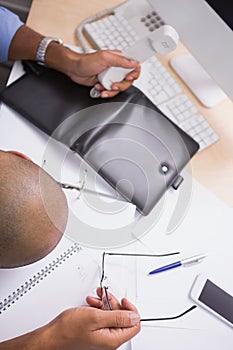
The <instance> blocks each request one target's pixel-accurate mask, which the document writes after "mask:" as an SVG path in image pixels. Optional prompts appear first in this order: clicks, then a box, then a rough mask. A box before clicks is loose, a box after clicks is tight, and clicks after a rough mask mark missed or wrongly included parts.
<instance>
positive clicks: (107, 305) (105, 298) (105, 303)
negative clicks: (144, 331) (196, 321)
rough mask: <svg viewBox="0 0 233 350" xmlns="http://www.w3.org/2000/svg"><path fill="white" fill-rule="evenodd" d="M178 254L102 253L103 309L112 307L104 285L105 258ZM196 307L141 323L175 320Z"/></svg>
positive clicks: (101, 282)
mask: <svg viewBox="0 0 233 350" xmlns="http://www.w3.org/2000/svg"><path fill="white" fill-rule="evenodd" d="M176 254H179V252H173V253H167V254H135V253H108V252H104V253H103V255H102V271H101V278H100V288H101V300H102V302H103V308H104V309H106V310H112V306H111V303H110V300H109V295H108V286H106V285H104V281H105V279H106V276H105V256H106V255H109V256H110V255H111V256H129V257H130V256H135V257H158V258H159V257H165V256H171V255H176ZM196 307H197V306H196V305H192V306H191V307H190V308H189V309H187V310H185V311H183V312H182V313H180V314H178V315H175V316H169V317H156V318H141V320H140V321H141V322H147V321H168V320H175V319H177V318H179V317H182V316H184V315H186V314H187V313H188V312H190V311H192V310H194V309H195V308H196Z"/></svg>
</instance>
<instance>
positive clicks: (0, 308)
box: [0, 243, 82, 315]
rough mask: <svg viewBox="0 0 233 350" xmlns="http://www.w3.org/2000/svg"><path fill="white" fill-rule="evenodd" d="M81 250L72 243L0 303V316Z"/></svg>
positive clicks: (76, 244)
mask: <svg viewBox="0 0 233 350" xmlns="http://www.w3.org/2000/svg"><path fill="white" fill-rule="evenodd" d="M81 249H82V248H81V247H80V246H79V245H78V243H74V244H73V245H72V246H71V247H70V248H68V249H67V250H66V251H65V252H63V253H62V254H61V255H60V256H59V257H57V258H56V259H54V260H52V262H51V263H49V264H47V265H46V266H45V267H44V268H42V269H41V270H40V271H38V272H37V273H36V274H34V275H33V276H32V277H31V278H29V279H28V280H27V281H26V282H25V283H23V284H22V285H21V286H20V287H19V288H17V289H16V290H15V291H13V293H11V294H10V295H8V297H6V298H5V299H4V300H3V301H1V302H0V315H1V314H2V313H3V312H4V311H6V310H7V309H8V308H9V307H10V306H12V305H13V304H15V303H16V302H17V301H18V300H19V299H20V298H21V297H22V296H23V295H25V294H26V293H27V292H29V291H30V290H31V289H32V288H33V287H35V286H36V285H38V284H39V283H40V282H41V281H42V280H43V279H44V278H46V277H47V276H48V275H49V274H51V273H52V271H54V270H55V269H57V268H58V267H59V266H61V264H62V263H63V262H64V261H66V260H68V259H69V258H70V257H71V256H72V255H73V254H75V253H78V252H79V251H80V250H81Z"/></svg>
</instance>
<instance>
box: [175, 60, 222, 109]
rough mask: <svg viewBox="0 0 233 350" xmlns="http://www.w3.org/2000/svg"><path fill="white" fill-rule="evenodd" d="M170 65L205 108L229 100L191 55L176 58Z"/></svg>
mask: <svg viewBox="0 0 233 350" xmlns="http://www.w3.org/2000/svg"><path fill="white" fill-rule="evenodd" d="M169 63H170V65H171V67H172V68H173V69H174V71H175V72H176V73H177V74H178V76H179V77H180V78H181V79H182V80H183V81H184V83H185V84H186V85H187V86H188V88H189V89H190V90H191V91H192V93H193V94H194V95H195V96H196V97H197V98H198V100H199V101H200V102H201V103H202V104H203V105H204V106H205V107H207V108H213V107H215V106H216V105H217V104H219V103H220V102H222V101H223V100H225V99H226V98H227V96H226V94H225V93H224V92H223V90H222V89H221V88H220V87H219V86H218V85H217V84H216V83H215V81H214V80H213V79H212V78H211V77H210V76H209V74H208V73H207V72H206V71H205V70H204V68H203V67H202V66H201V65H200V64H199V62H198V61H197V60H196V59H195V58H194V57H193V56H192V55H191V54H185V55H178V56H175V57H173V58H171V60H170V62H169Z"/></svg>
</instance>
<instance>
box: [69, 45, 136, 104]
mask: <svg viewBox="0 0 233 350" xmlns="http://www.w3.org/2000/svg"><path fill="white" fill-rule="evenodd" d="M78 66H79V71H80V73H79V76H73V77H72V76H71V79H72V80H74V81H76V82H78V83H81V84H83V85H89V86H93V85H94V87H95V89H97V90H99V91H100V93H101V95H100V96H101V97H103V98H106V97H114V96H115V95H117V94H118V93H119V92H120V91H124V90H126V89H128V88H129V87H130V86H131V85H132V84H133V82H134V80H136V79H137V78H138V77H139V75H140V71H141V67H140V65H139V63H138V62H137V61H132V60H129V59H128V58H126V57H123V56H121V55H120V51H107V50H101V51H96V52H93V53H89V54H84V55H81V56H80V60H79V64H78ZM109 67H123V68H130V69H131V68H132V69H133V70H132V71H131V72H130V73H128V74H127V75H126V76H125V78H124V80H123V81H120V82H114V83H113V84H112V86H111V90H106V89H105V88H104V87H103V86H102V85H101V84H100V83H99V82H98V79H97V75H98V74H99V73H101V72H103V71H105V70H106V69H107V68H109ZM76 78H77V79H78V80H76Z"/></svg>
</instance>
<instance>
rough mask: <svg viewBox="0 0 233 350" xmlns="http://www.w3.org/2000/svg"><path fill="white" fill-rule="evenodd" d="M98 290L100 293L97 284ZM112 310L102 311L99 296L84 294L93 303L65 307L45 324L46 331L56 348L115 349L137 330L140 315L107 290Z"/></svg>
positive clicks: (68, 349)
mask: <svg viewBox="0 0 233 350" xmlns="http://www.w3.org/2000/svg"><path fill="white" fill-rule="evenodd" d="M97 294H98V295H99V296H101V290H100V288H98V289H97ZM109 299H110V302H111V305H112V307H113V310H112V311H104V310H102V308H103V303H102V301H101V300H100V299H99V298H93V297H87V303H88V304H89V305H90V306H92V307H80V308H73V309H69V310H66V311H64V312H63V313H61V314H60V315H59V316H58V317H57V318H56V319H54V320H53V321H52V322H51V323H50V324H49V325H47V326H45V327H47V329H46V332H45V334H47V335H48V341H49V343H50V344H51V347H49V349H56V350H64V349H66V350H77V349H79V350H90V349H92V350H115V349H117V348H118V347H119V346H120V345H122V344H123V343H124V342H126V341H128V340H129V339H131V338H132V337H133V336H135V335H136V334H137V333H138V332H139V331H140V317H139V315H138V313H137V310H136V308H135V307H134V306H133V305H132V304H131V303H130V302H129V301H128V300H127V299H125V298H124V299H122V301H121V303H120V302H119V301H118V300H117V299H116V298H115V297H114V296H113V295H111V294H110V293H109Z"/></svg>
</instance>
